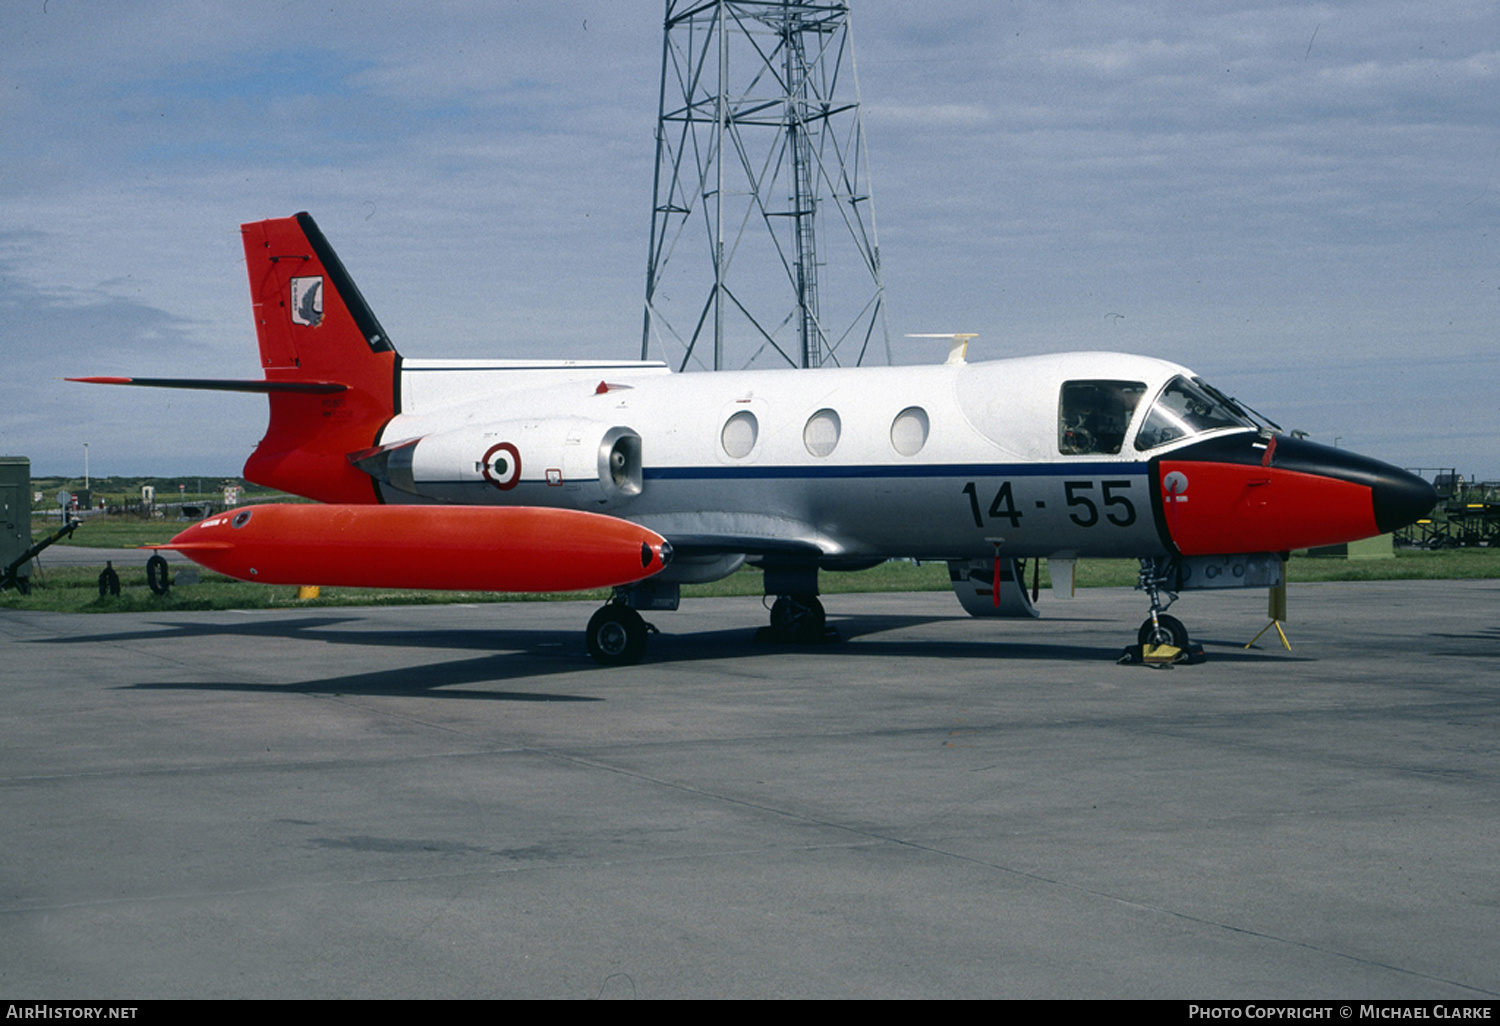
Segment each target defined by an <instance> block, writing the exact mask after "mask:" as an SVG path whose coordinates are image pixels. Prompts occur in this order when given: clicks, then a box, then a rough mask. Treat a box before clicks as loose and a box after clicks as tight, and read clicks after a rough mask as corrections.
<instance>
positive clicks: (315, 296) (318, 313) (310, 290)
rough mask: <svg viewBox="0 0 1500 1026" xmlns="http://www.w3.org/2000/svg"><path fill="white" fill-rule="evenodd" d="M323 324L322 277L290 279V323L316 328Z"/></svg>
mask: <svg viewBox="0 0 1500 1026" xmlns="http://www.w3.org/2000/svg"><path fill="white" fill-rule="evenodd" d="M322 322H323V277H322V275H315V276H313V277H309V278H293V279H292V323H293V324H305V325H306V326H308V327H309V328H316V327H317V326H318V325H319V324H321V323H322Z"/></svg>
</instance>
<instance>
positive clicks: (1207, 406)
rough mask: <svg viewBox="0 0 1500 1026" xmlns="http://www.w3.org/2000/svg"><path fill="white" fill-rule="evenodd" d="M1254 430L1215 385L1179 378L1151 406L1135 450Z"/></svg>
mask: <svg viewBox="0 0 1500 1026" xmlns="http://www.w3.org/2000/svg"><path fill="white" fill-rule="evenodd" d="M1254 426H1255V422H1254V421H1252V420H1251V419H1250V418H1249V417H1248V416H1246V415H1245V414H1244V413H1243V412H1242V411H1241V410H1240V409H1239V407H1237V406H1235V405H1234V402H1233V401H1232V400H1230V399H1227V398H1225V397H1224V395H1223V394H1222V393H1221V392H1219V391H1218V390H1217V389H1215V388H1214V387H1213V386H1212V385H1207V384H1204V383H1203V382H1202V381H1197V380H1193V381H1189V380H1188V379H1187V378H1181V377H1178V378H1173V379H1172V380H1171V382H1169V383H1168V385H1167V387H1166V388H1165V389H1163V390H1162V393H1161V395H1160V396H1159V397H1158V398H1157V400H1156V402H1154V403H1152V404H1151V412H1150V413H1148V414H1146V422H1145V423H1144V424H1142V425H1141V430H1140V433H1139V434H1137V435H1136V436H1135V447H1136V448H1137V449H1139V450H1141V451H1143V452H1144V451H1145V450H1147V449H1155V448H1156V447H1157V446H1160V445H1166V444H1167V443H1168V442H1175V441H1177V440H1178V439H1179V438H1186V437H1188V436H1189V435H1201V434H1203V433H1204V432H1207V431H1217V430H1218V429H1220V428H1239V427H1254Z"/></svg>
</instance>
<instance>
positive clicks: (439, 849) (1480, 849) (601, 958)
mask: <svg viewBox="0 0 1500 1026" xmlns="http://www.w3.org/2000/svg"><path fill="white" fill-rule="evenodd" d="M1265 603H1266V599H1265V593H1264V592H1222V593H1192V594H1190V595H1187V596H1185V597H1184V598H1183V600H1182V601H1181V602H1179V603H1178V604H1177V606H1175V607H1174V608H1173V610H1172V612H1173V614H1174V615H1176V616H1179V617H1180V618H1181V619H1182V620H1183V621H1184V622H1185V623H1186V624H1187V626H1188V628H1189V630H1190V631H1191V632H1192V633H1193V635H1194V637H1195V639H1196V640H1199V641H1202V642H1203V643H1204V645H1205V649H1206V651H1207V653H1208V657H1209V659H1208V662H1207V663H1205V664H1204V665H1201V666H1193V667H1177V668H1173V669H1167V670H1155V669H1149V668H1145V667H1139V666H1136V667H1130V666H1120V665H1117V664H1116V662H1115V658H1116V656H1117V655H1118V654H1119V652H1120V650H1121V649H1122V647H1123V646H1124V645H1125V644H1126V643H1127V642H1129V641H1132V640H1134V635H1135V629H1136V626H1137V625H1138V624H1139V623H1140V620H1141V618H1142V616H1143V615H1144V613H1145V602H1144V599H1143V598H1142V597H1141V596H1140V595H1139V594H1137V593H1134V592H1131V591H1129V590H1114V589H1099V590H1092V591H1085V592H1081V593H1080V595H1079V597H1078V598H1077V599H1075V600H1074V601H1072V602H1060V601H1056V600H1053V599H1050V598H1048V597H1047V596H1046V595H1045V594H1044V596H1043V598H1042V602H1041V603H1040V605H1041V606H1042V608H1043V610H1044V618H1043V619H1041V620H1038V621H1033V622H1017V621H1004V622H994V621H980V620H972V619H968V618H966V617H964V616H962V615H961V611H960V609H959V607H958V604H957V602H956V601H955V599H954V598H953V596H952V595H948V594H912V595H893V594H892V595H833V596H827V597H826V598H825V604H826V606H827V609H828V615H829V623H830V624H831V625H832V626H834V627H835V628H837V630H838V631H839V633H840V635H841V636H842V637H843V639H844V640H843V641H842V642H840V643H837V644H828V645H816V646H805V647H791V648H788V647H777V646H771V645H763V644H756V643H755V642H754V641H753V635H754V633H755V628H756V627H758V626H760V625H761V624H763V623H764V622H765V617H766V613H765V611H764V609H763V608H762V606H761V603H760V601H759V600H757V599H702V600H697V601H689V602H685V603H684V606H683V609H682V610H681V611H679V612H675V613H659V614H652V615H651V616H650V617H648V618H649V619H651V620H653V621H654V622H655V623H656V624H657V625H658V626H659V627H660V628H661V629H662V631H663V632H664V633H663V634H662V635H661V636H659V637H654V638H653V639H652V641H651V645H650V648H649V649H648V652H647V655H646V659H645V661H644V662H643V663H641V664H640V665H638V666H633V667H627V668H622V669H603V668H600V667H597V666H595V665H594V664H593V663H592V662H590V660H589V659H588V656H587V655H586V653H585V652H584V647H583V641H582V628H583V625H584V623H585V622H586V621H587V619H588V617H589V615H590V613H591V612H592V611H593V608H594V607H593V605H592V604H586V603H578V602H551V603H526V604H519V603H518V604H509V605H484V606H416V607H404V608H372V609H299V608H287V609H284V610H272V611H256V612H176V613H159V614H153V613H142V614H120V615H112V616H111V615H64V614H50V613H28V612H18V611H3V610H0V822H3V823H4V844H3V845H0V997H4V998H7V999H14V1000H22V999H27V1000H37V999H45V998H87V997H96V998H110V999H117V1000H123V999H132V998H142V999H148V998H177V997H204V998H220V997H222V998H228V997H284V998H285V997H365V998H417V997H462V998H599V997H602V998H631V997H639V998H694V997H697V998H702V997H756V998H768V997H787V998H799V997H800V998H807V997H826V998H836V997H865V998H888V997H910V998H917V997H928V998H934V997H953V998H959V997H980V998H985V997H988V998H1060V997H1061V998H1066V997H1091V998H1108V997H1114V998H1169V999H1170V998H1176V999H1198V1000H1206V999H1214V998H1258V999H1269V998H1280V999H1294V998H1308V999H1319V998H1321V999H1331V998H1350V999H1356V998H1357V999H1365V1000H1376V999H1385V998H1424V999H1442V1000H1450V999H1479V1000H1486V1001H1488V1000H1491V999H1493V998H1494V997H1495V996H1496V995H1497V994H1500V843H1497V839H1500V802H1497V798H1500V786H1497V785H1500V759H1497V755H1500V703H1497V700H1496V699H1497V689H1500V672H1497V671H1500V658H1497V657H1500V581H1463V582H1392V583H1363V584H1320V585H1302V586H1295V585H1294V586H1293V587H1292V588H1291V595H1290V617H1291V619H1290V620H1289V622H1288V623H1287V624H1286V630H1287V633H1288V636H1289V637H1290V639H1291V642H1292V645H1293V648H1292V649H1291V650H1290V651H1285V650H1283V649H1282V648H1281V646H1280V643H1279V641H1278V640H1277V639H1276V638H1275V632H1274V631H1272V632H1270V633H1269V634H1267V635H1264V636H1262V638H1261V640H1260V642H1259V643H1258V645H1257V647H1255V648H1253V649H1249V650H1246V649H1245V648H1244V647H1243V646H1244V644H1245V643H1246V642H1247V641H1249V640H1250V638H1251V636H1253V635H1254V634H1255V632H1256V631H1258V630H1259V629H1260V628H1261V627H1262V626H1264V625H1265V624H1266V622H1267V617H1266V605H1265Z"/></svg>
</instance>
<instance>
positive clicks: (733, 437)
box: [719, 410, 760, 460]
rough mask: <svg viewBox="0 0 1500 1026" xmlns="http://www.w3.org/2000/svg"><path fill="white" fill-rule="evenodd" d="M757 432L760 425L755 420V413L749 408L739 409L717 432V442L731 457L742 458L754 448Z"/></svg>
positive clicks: (758, 432)
mask: <svg viewBox="0 0 1500 1026" xmlns="http://www.w3.org/2000/svg"><path fill="white" fill-rule="evenodd" d="M759 434H760V425H759V424H758V423H757V422H756V420H755V414H753V413H751V412H750V411H749V410H741V411H740V412H739V413H736V414H735V415H734V416H733V417H730V418H729V419H728V420H726V421H725V422H724V430H723V431H721V432H720V433H719V444H721V445H722V446H724V452H725V453H726V454H728V455H729V456H730V457H731V458H733V459H737V460H742V459H744V458H745V457H746V456H749V455H750V451H751V450H752V449H754V448H755V439H756V438H757V437H758V436H759Z"/></svg>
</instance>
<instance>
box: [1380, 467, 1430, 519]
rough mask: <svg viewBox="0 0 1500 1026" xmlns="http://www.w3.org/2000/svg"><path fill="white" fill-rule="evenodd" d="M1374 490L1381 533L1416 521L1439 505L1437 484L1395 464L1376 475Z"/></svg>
mask: <svg viewBox="0 0 1500 1026" xmlns="http://www.w3.org/2000/svg"><path fill="white" fill-rule="evenodd" d="M1370 493H1371V496H1372V498H1373V499H1374V502H1375V526H1376V527H1378V528H1380V533H1381V534H1389V533H1390V532H1392V531H1396V530H1400V529H1401V528H1403V527H1405V526H1406V525H1407V524H1413V523H1416V522H1417V521H1418V520H1420V519H1422V518H1423V517H1424V516H1426V515H1427V514H1428V513H1429V512H1430V511H1431V510H1432V507H1433V506H1435V505H1437V489H1436V488H1434V487H1432V485H1430V484H1428V483H1427V482H1426V481H1423V480H1422V479H1421V478H1420V477H1418V476H1417V475H1415V474H1408V473H1407V472H1406V471H1404V470H1397V469H1396V468H1395V467H1388V468H1386V472H1385V473H1382V474H1378V475H1376V478H1375V481H1374V483H1373V484H1372V485H1371V488H1370Z"/></svg>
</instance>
